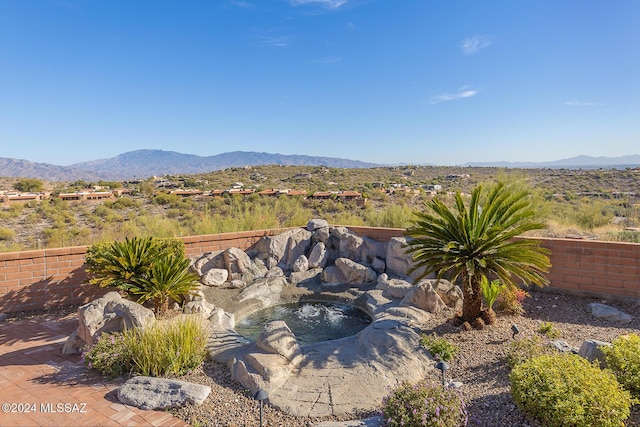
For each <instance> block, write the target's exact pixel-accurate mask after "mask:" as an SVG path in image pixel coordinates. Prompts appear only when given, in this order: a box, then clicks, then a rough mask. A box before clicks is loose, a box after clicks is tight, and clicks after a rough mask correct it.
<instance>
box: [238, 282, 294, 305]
mask: <svg viewBox="0 0 640 427" xmlns="http://www.w3.org/2000/svg"><path fill="white" fill-rule="evenodd" d="M286 284H287V279H286V277H284V276H281V277H276V278H273V279H268V278H266V277H265V278H261V279H257V280H255V281H254V282H253V283H251V284H250V285H248V286H247V287H246V288H244V289H243V290H242V291H240V297H241V298H240V302H245V301H248V300H258V301H260V304H261V305H262V306H263V307H267V306H270V305H273V304H277V303H278V302H279V301H280V295H281V294H282V289H283V288H284V286H285V285H286Z"/></svg>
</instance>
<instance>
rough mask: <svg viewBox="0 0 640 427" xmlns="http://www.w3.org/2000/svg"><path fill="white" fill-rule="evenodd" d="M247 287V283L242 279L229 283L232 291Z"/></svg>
mask: <svg viewBox="0 0 640 427" xmlns="http://www.w3.org/2000/svg"><path fill="white" fill-rule="evenodd" d="M246 286H247V282H245V281H244V280H242V279H235V280H232V281H231V282H229V287H230V288H233V289H242V288H245V287H246Z"/></svg>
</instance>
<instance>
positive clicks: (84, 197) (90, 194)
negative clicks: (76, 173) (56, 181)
mask: <svg viewBox="0 0 640 427" xmlns="http://www.w3.org/2000/svg"><path fill="white" fill-rule="evenodd" d="M58 197H59V198H60V199H62V200H65V201H73V200H77V201H87V202H96V201H103V200H109V199H113V198H115V196H114V195H113V193H112V192H111V191H77V192H75V193H60V194H59V195H58Z"/></svg>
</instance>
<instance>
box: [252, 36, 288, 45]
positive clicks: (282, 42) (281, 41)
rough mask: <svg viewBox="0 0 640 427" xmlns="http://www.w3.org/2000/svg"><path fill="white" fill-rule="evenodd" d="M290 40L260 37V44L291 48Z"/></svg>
mask: <svg viewBox="0 0 640 427" xmlns="http://www.w3.org/2000/svg"><path fill="white" fill-rule="evenodd" d="M289 42H290V38H289V37H287V36H259V37H258V43H259V44H261V45H262V46H270V47H287V46H289Z"/></svg>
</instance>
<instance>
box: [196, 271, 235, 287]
mask: <svg viewBox="0 0 640 427" xmlns="http://www.w3.org/2000/svg"><path fill="white" fill-rule="evenodd" d="M228 278H229V271H227V270H226V269H224V268H211V269H209V270H207V271H206V272H205V273H204V274H203V275H202V278H201V279H200V281H201V282H202V284H203V285H206V286H212V287H216V288H218V287H220V286H223V285H224V284H225V283H226V281H227V279H228Z"/></svg>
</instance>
